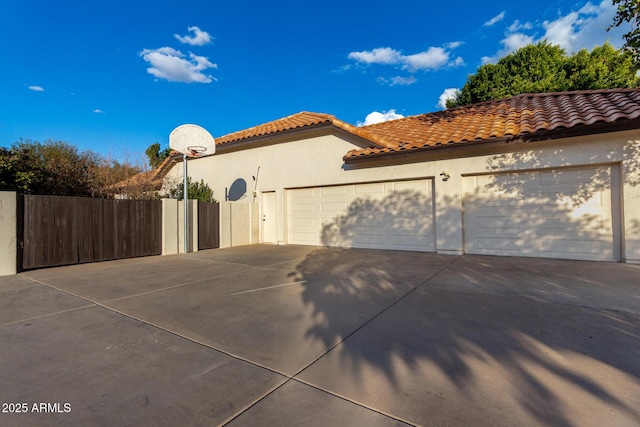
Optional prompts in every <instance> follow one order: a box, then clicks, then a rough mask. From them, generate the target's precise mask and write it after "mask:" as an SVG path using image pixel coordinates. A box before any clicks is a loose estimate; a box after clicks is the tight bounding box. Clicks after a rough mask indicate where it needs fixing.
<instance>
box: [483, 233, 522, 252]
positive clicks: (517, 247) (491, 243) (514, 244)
mask: <svg viewBox="0 0 640 427" xmlns="http://www.w3.org/2000/svg"><path fill="white" fill-rule="evenodd" d="M477 248H478V249H479V250H485V251H486V250H490V251H493V250H500V251H509V252H518V253H522V251H523V250H524V240H522V239H521V238H520V237H513V238H508V237H506V238H500V239H498V238H490V237H483V238H480V239H478V246H477Z"/></svg>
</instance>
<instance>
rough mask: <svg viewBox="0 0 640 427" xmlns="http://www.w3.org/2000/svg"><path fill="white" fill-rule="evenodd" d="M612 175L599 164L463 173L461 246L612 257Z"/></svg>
mask: <svg viewBox="0 0 640 427" xmlns="http://www.w3.org/2000/svg"><path fill="white" fill-rule="evenodd" d="M611 176H612V173H611V167H610V166H602V167H587V168H574V169H561V170H553V171H550V170H545V171H532V172H527V173H522V174H514V173H510V174H498V175H486V176H481V177H465V178H464V179H463V189H464V202H463V206H464V239H465V252H467V253H478V254H494V255H506V254H508V253H509V252H519V253H520V255H522V256H535V257H552V258H569V259H589V260H591V259H598V260H614V257H615V255H614V253H615V251H614V245H616V244H619V243H617V242H616V241H614V240H615V237H614V235H613V215H612V209H611V198H612V193H611V191H612V190H611V188H612V185H611ZM515 194H519V195H520V197H521V198H520V199H519V200H516V199H515V198H514V195H515Z"/></svg>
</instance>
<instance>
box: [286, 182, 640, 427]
mask: <svg viewBox="0 0 640 427" xmlns="http://www.w3.org/2000/svg"><path fill="white" fill-rule="evenodd" d="M398 197H400V198H399V199H398ZM416 200H419V199H418V198H412V196H411V194H410V193H402V194H391V195H389V196H388V197H386V198H384V199H382V200H378V201H372V200H368V201H357V202H354V204H353V205H352V206H351V209H349V210H348V212H347V214H345V215H344V216H341V217H338V218H335V219H334V222H333V223H332V224H327V225H326V226H325V229H324V230H325V236H323V241H324V242H325V243H327V242H328V243H331V244H336V242H338V243H339V244H347V245H348V244H353V243H354V241H351V239H353V238H354V236H355V237H357V236H358V232H357V231H358V227H359V224H360V223H359V222H358V221H359V219H358V214H359V210H360V208H361V207H363V206H364V207H366V208H367V211H368V212H369V214H370V215H373V216H380V215H384V214H385V212H387V211H388V208H389V206H393V207H394V208H395V209H397V210H399V211H402V210H403V209H404V208H405V207H406V208H407V209H413V208H414V205H415V201H416ZM447 202H448V204H447V205H445V206H441V207H439V212H440V213H441V214H442V215H443V216H444V217H446V216H447V212H449V211H448V210H449V209H450V210H451V212H450V213H451V215H454V214H455V212H459V207H456V203H455V202H456V201H455V200H448V201H447ZM457 203H458V204H459V201H458V202H457ZM376 210H378V211H379V212H378V213H377V214H376ZM583 220H584V219H583V218H577V219H574V220H573V221H583ZM567 221H571V219H567ZM356 243H357V241H356ZM485 258H486V260H485V262H484V264H486V265H485V267H484V269H480V268H477V266H476V267H474V266H473V265H472V263H468V262H466V263H465V262H463V261H462V260H467V259H469V256H465V257H463V258H456V257H451V256H444V255H436V254H427V253H417V252H393V251H379V250H372V251H366V250H346V249H340V248H322V249H318V250H317V251H314V252H311V253H309V254H308V255H307V256H306V258H305V259H304V260H303V261H301V262H300V263H299V264H298V265H297V267H296V269H295V271H294V272H292V273H291V274H290V276H291V277H292V278H293V279H294V280H295V281H296V282H300V283H302V284H303V287H304V289H303V293H302V300H303V303H304V304H305V305H307V306H308V307H310V308H311V309H312V313H313V325H312V326H311V327H309V328H308V330H307V337H311V338H312V339H313V340H315V341H317V342H321V343H322V344H323V345H324V347H325V348H326V349H327V351H328V353H327V354H326V355H324V356H323V357H321V358H320V359H319V360H318V361H317V362H316V363H314V364H313V365H311V366H310V367H308V368H307V369H305V370H304V371H303V372H302V373H301V374H300V375H299V378H301V379H302V380H303V381H306V382H309V383H311V384H314V385H315V386H318V387H321V388H324V389H326V390H330V391H332V392H334V393H337V394H339V395H341V396H346V397H347V398H350V399H352V400H354V401H357V402H360V403H362V404H364V405H367V406H370V407H375V408H378V409H379V410H381V411H383V412H386V413H389V414H393V415H395V416H398V417H399V418H401V419H405V420H408V421H410V422H414V423H417V424H425V423H426V424H438V423H451V422H454V421H455V423H457V424H476V425H477V424H482V425H491V424H493V425H514V424H520V425H522V424H532V423H534V424H535V423H542V424H548V425H559V426H572V425H585V424H587V425H606V424H612V423H613V424H616V423H619V424H630V425H633V424H638V423H640V410H639V409H638V408H640V364H639V363H638V360H640V333H639V332H638V331H639V330H640V314H639V313H640V307H637V309H636V310H634V309H632V308H633V305H634V303H633V302H629V303H628V304H627V305H626V306H625V305H621V306H615V307H614V306H611V307H608V306H607V305H606V303H603V304H593V301H594V295H596V296H597V292H600V291H601V290H602V288H603V287H606V285H610V286H612V287H615V286H616V283H615V282H609V281H607V280H606V277H607V275H606V274H604V273H603V274H600V276H601V277H605V279H604V282H603V283H600V284H598V286H594V284H593V283H592V279H594V278H595V277H596V276H597V274H596V275H594V274H593V273H594V270H598V269H599V265H601V266H603V267H602V269H603V271H604V270H607V269H611V268H615V267H620V269H622V270H621V271H623V274H628V275H634V276H636V278H637V279H633V278H632V279H630V280H627V281H628V282H629V283H634V280H635V283H640V269H632V268H628V266H625V265H618V264H606V263H603V264H597V263H589V264H586V263H585V264H586V265H588V266H589V268H588V269H585V271H590V273H585V277H584V280H582V279H581V278H580V272H576V275H575V276H576V278H574V279H573V280H574V283H572V285H571V286H562V284H560V287H561V288H562V289H561V290H562V292H563V297H562V298H556V297H554V291H555V290H554V289H553V286H552V284H553V283H552V282H554V281H556V282H557V280H558V279H559V278H563V275H561V274H557V273H558V271H555V273H554V272H550V271H547V270H545V261H543V260H540V261H539V262H538V263H536V262H535V260H534V259H531V258H529V259H526V261H524V260H525V259H521V260H522V262H519V261H518V259H517V258H511V259H510V260H512V261H510V262H511V264H510V265H507V266H506V267H505V266H504V265H503V264H504V262H505V261H504V260H509V259H508V258H499V257H498V258H496V257H493V259H494V260H495V262H493V261H491V258H492V257H485ZM553 262H554V263H556V264H557V265H556V268H559V269H562V268H576V266H575V264H569V263H568V264H566V267H563V265H564V264H562V262H561V261H553ZM458 264H461V266H463V267H464V268H461V269H459V270H456V266H457V265H458ZM487 265H488V267H487ZM500 265H502V267H500V268H501V269H502V270H500V268H498V267H499V266H500ZM605 266H606V267H605ZM612 266H613V267H612ZM578 268H579V267H578ZM487 271H490V272H492V273H494V274H486V275H483V273H486V272H487ZM553 274H555V276H553ZM586 276H588V277H586ZM565 279H566V277H565V278H564V279H562V280H565ZM611 280H615V279H613V277H612V278H611ZM451 283H456V284H457V285H456V286H451ZM553 285H554V286H556V287H558V286H559V285H558V284H557V283H555V284H553ZM581 285H582V286H583V288H581ZM497 287H500V288H501V289H502V290H501V291H496V289H497ZM560 287H559V288H558V289H560ZM587 287H588V288H587ZM518 288H521V289H522V292H519V291H518ZM532 288H535V289H539V291H533V292H532V291H531V289H532ZM584 289H590V291H589V292H591V295H590V297H589V298H585V296H584V293H583V292H584ZM594 289H595V290H594ZM598 289H600V290H598ZM633 289H635V290H636V292H637V288H633V287H630V286H627V287H626V288H624V289H622V290H621V291H620V294H621V295H622V294H624V292H630V293H629V300H630V301H633V298H635V295H632V294H633V292H634V291H633ZM620 307H627V308H629V307H631V309H627V308H624V309H623V310H620ZM358 328H360V329H358ZM336 343H340V344H339V345H337V346H336Z"/></svg>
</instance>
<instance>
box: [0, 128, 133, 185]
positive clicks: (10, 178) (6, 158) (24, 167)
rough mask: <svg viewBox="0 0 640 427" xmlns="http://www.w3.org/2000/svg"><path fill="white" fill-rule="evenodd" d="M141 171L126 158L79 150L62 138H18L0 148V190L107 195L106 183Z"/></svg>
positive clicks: (112, 182)
mask: <svg viewBox="0 0 640 427" xmlns="http://www.w3.org/2000/svg"><path fill="white" fill-rule="evenodd" d="M140 172H142V168H140V167H137V166H135V165H132V164H130V163H128V162H119V161H116V160H109V159H105V158H103V157H102V156H100V155H98V154H97V153H94V152H92V151H78V149H77V148H76V147H74V146H73V145H71V144H69V143H67V142H63V141H52V140H49V141H46V142H38V141H31V140H24V139H21V140H19V141H18V142H16V143H14V144H13V145H12V146H11V147H10V148H0V190H11V191H17V192H19V193H24V194H45V195H53V196H90V197H106V196H108V195H109V194H108V192H107V190H106V187H107V186H109V185H111V184H114V183H115V182H118V181H121V180H123V179H127V178H129V177H131V176H133V175H136V174H138V173H140Z"/></svg>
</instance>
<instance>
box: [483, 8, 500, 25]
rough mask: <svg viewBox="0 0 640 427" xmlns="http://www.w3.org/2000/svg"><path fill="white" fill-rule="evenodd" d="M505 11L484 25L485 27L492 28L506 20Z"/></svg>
mask: <svg viewBox="0 0 640 427" xmlns="http://www.w3.org/2000/svg"><path fill="white" fill-rule="evenodd" d="M504 13H505V12H504V10H503V11H502V12H500V13H499V14H497V15H496V16H494V17H493V18H491V19H489V20H488V21H487V22H485V23H484V26H485V27H491V26H493V25H495V24H497V23H498V22H500V21H502V20H503V19H504Z"/></svg>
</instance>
